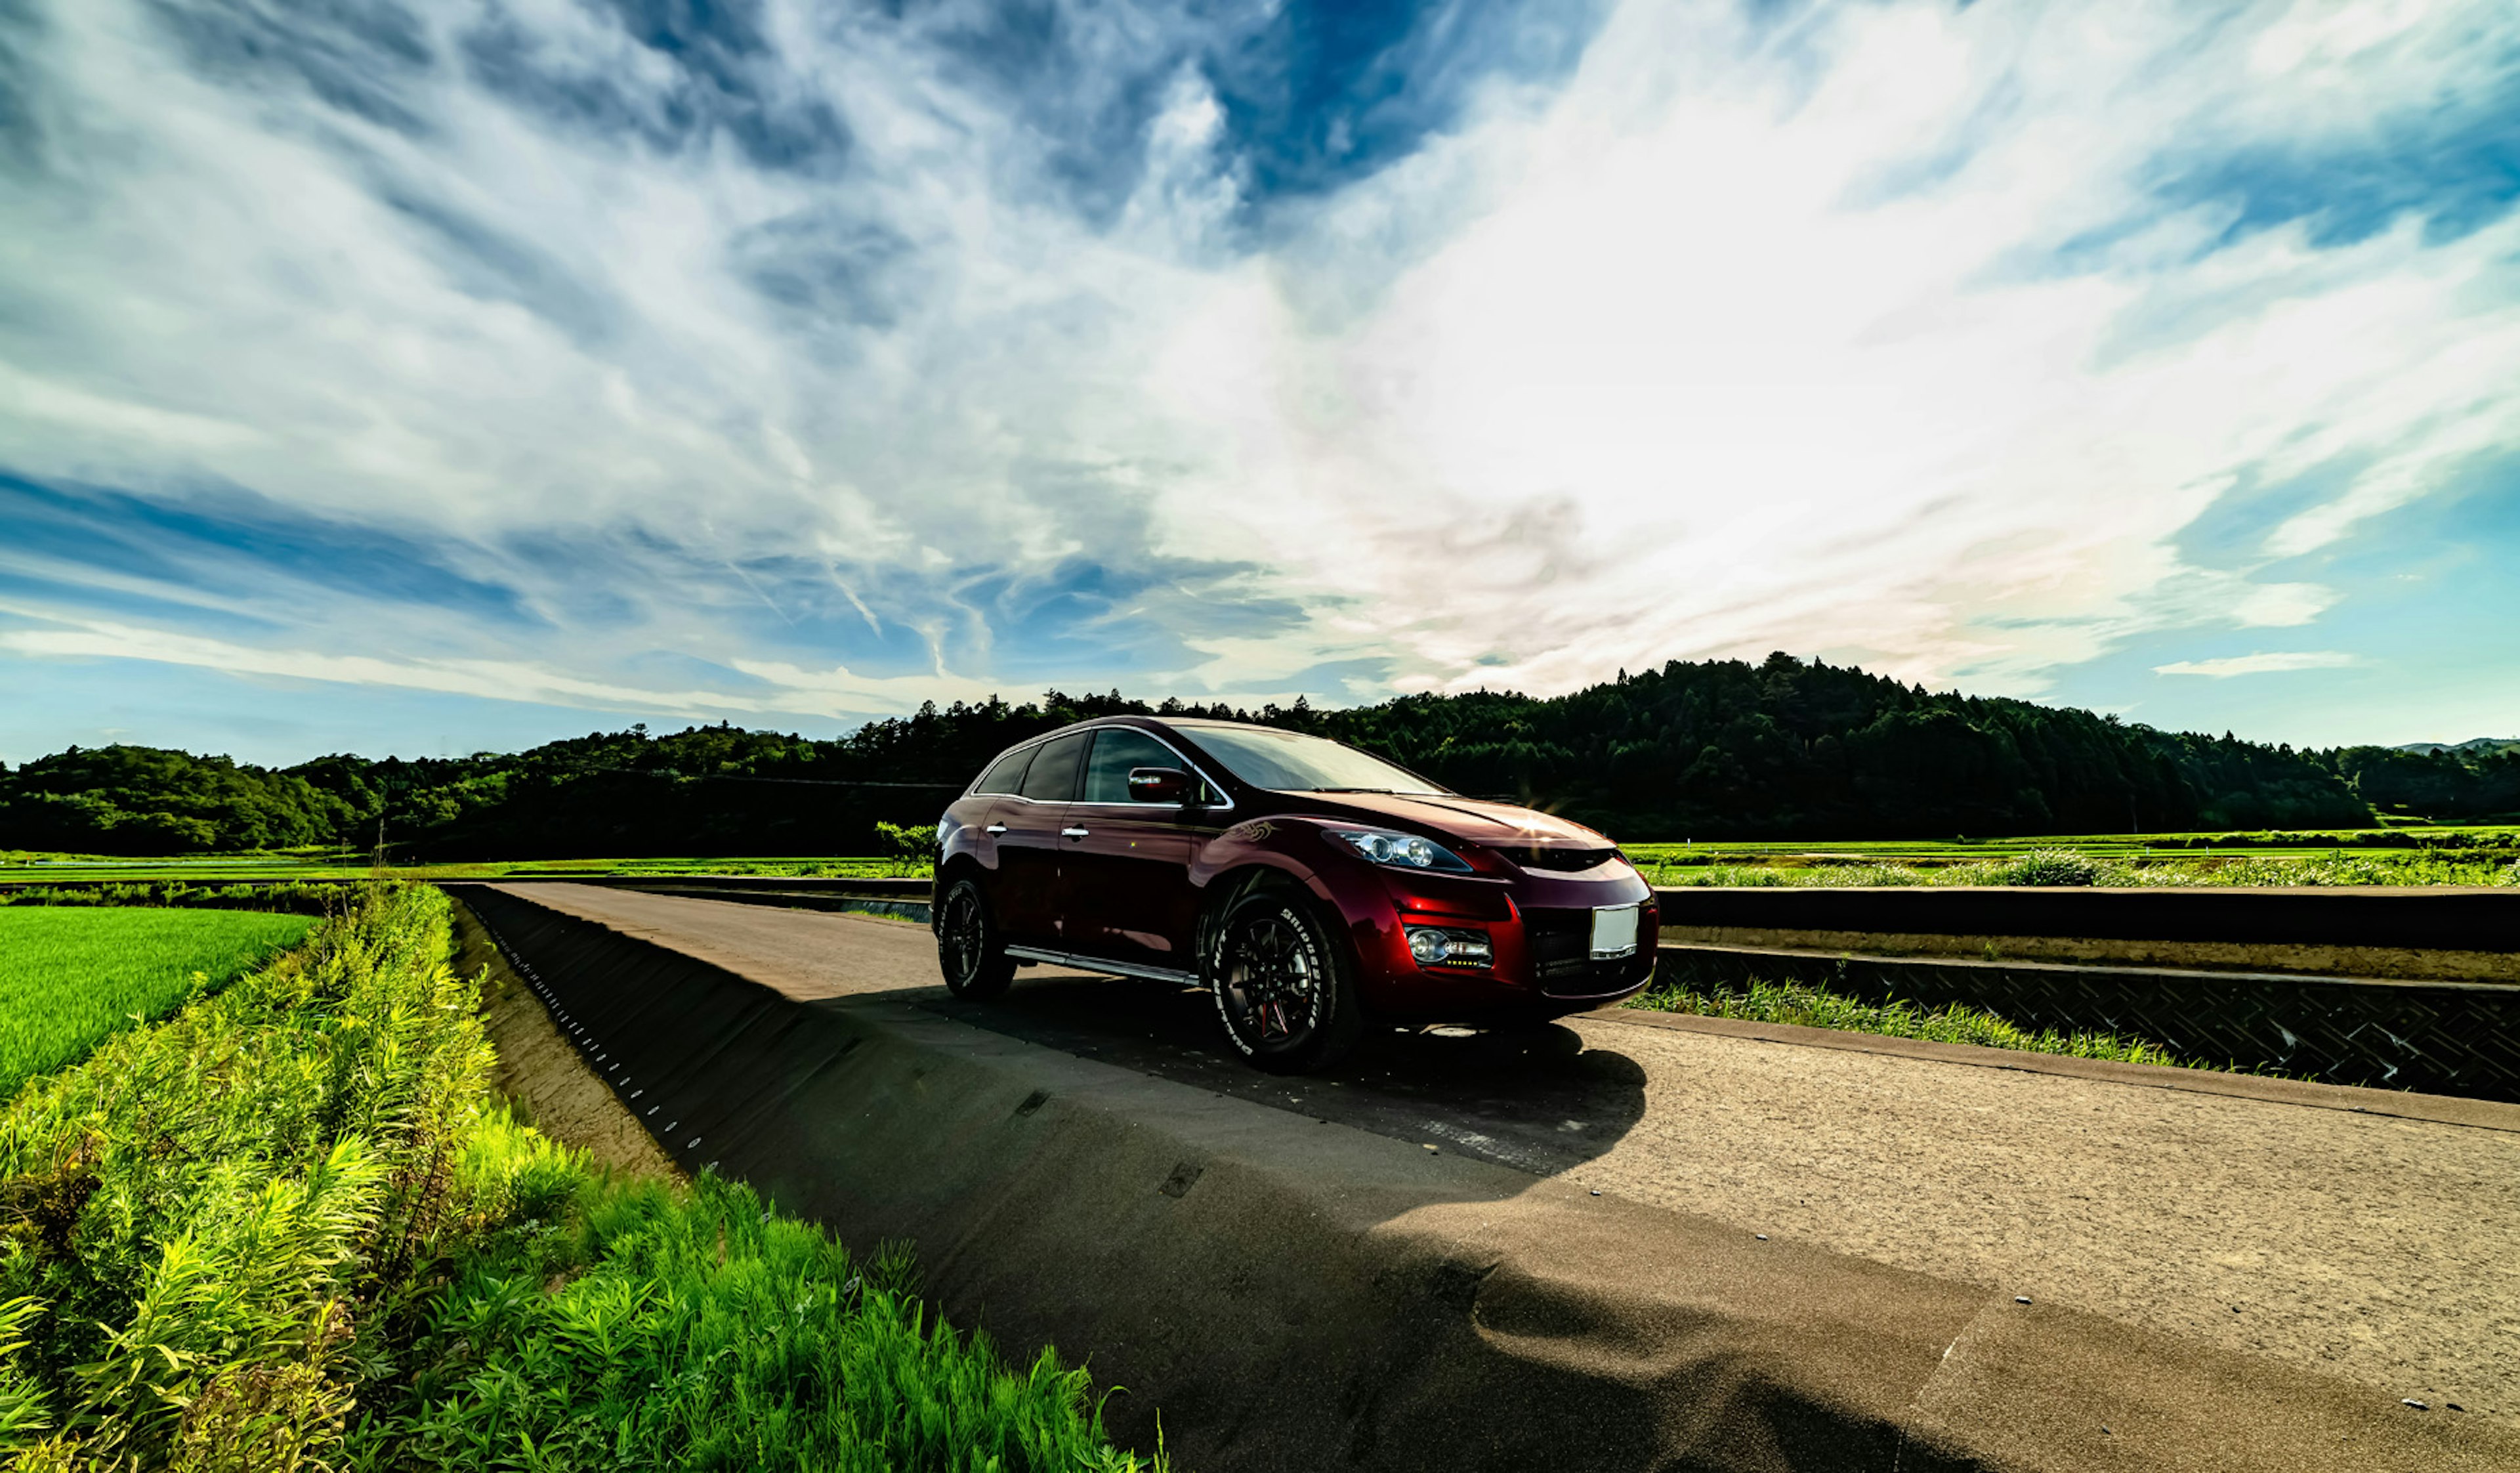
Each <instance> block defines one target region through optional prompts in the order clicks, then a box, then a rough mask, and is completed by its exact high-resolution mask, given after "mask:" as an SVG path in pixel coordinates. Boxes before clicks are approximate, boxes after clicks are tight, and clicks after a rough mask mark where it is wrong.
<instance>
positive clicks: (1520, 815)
mask: <svg viewBox="0 0 2520 1473" xmlns="http://www.w3.org/2000/svg"><path fill="white" fill-rule="evenodd" d="M1290 796H1303V797H1318V799H1319V800H1320V802H1321V806H1322V810H1323V811H1326V812H1328V811H1339V812H1343V813H1346V814H1350V815H1353V816H1355V817H1357V818H1360V819H1363V820H1365V821H1367V822H1374V821H1383V822H1398V823H1401V824H1406V825H1408V826H1410V827H1413V828H1420V829H1425V830H1428V831H1430V832H1431V833H1434V834H1439V835H1442V836H1444V837H1447V838H1452V839H1460V840H1464V841H1466V842H1468V843H1471V844H1484V845H1487V846H1489V847H1491V848H1508V849H1510V848H1514V847H1517V846H1527V847H1530V848H1535V849H1608V848H1609V847H1610V841H1609V840H1607V839H1605V838H1603V837H1602V836H1601V835H1600V834H1598V833H1597V832H1595V831H1594V830H1592V829H1588V828H1586V827H1584V825H1582V824H1580V823H1569V822H1567V821H1566V820H1565V819H1563V818H1554V817H1552V816H1551V815H1549V814H1547V813H1543V812H1541V811H1540V810H1539V809H1537V808H1526V807H1524V806H1521V805H1520V804H1512V803H1490V802H1487V801H1485V800H1483V799H1476V798H1456V797H1454V796H1452V795H1451V794H1444V795H1441V796H1427V797H1422V798H1419V797H1411V796H1408V795H1404V794H1398V793H1324V794H1319V795H1290Z"/></svg>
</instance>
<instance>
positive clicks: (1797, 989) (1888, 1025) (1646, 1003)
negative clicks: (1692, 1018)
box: [1627, 982, 2221, 1069]
mask: <svg viewBox="0 0 2520 1473" xmlns="http://www.w3.org/2000/svg"><path fill="white" fill-rule="evenodd" d="M1627 1005H1628V1006H1630V1007H1641V1008H1652V1009H1656V1010H1658V1011H1661V1012H1666V1013H1695V1014H1698V1015H1699V1016H1701V1017H1707V1018H1746V1019H1749V1020H1751V1021H1753V1022H1757V1023H1793V1024H1799V1025H1801V1026H1802V1027H1805V1028H1831V1029H1838V1030H1841V1031H1843V1032H1847V1033H1859V1034H1879V1035H1882V1036H1886V1037H1892V1038H1927V1039H1931V1040H1933V1041H1935V1042H1938V1043H1975V1044H1978V1045H1980V1046H1982V1047H1986V1048H2011V1049H2019V1050H2021V1051H2022V1052H2025V1053H2044V1054H2063V1055H2066V1056H2068V1057H2071V1058H2077V1059H2116V1060H2118V1061H2119V1062H2121V1063H2126V1064H2169V1065H2176V1066H2180V1067H2183V1068H2190V1069H2201V1068H2217V1067H2221V1066H2215V1065H2205V1064H2198V1063H2195V1062H2193V1061H2190V1060H2186V1059H2182V1058H2179V1057H2177V1056H2176V1055H2174V1054H2172V1053H2171V1052H2170V1051H2169V1050H2168V1049H2165V1048H2163V1047H2162V1046H2161V1045H2159V1044H2157V1043H2148V1042H2145V1041H2144V1040H2142V1039H2140V1038H2127V1037H2121V1036H2118V1035H2116V1034H2090V1033H2075V1034H2067V1033H2058V1032H2057V1031H2056V1030H2054V1029H2041V1030H2036V1031H2034V1030H2031V1029H2026V1028H2022V1027H2019V1026H2018V1025H2016V1024H2013V1023H2011V1022H2009V1021H2007V1020H2005V1019H2003V1018H2000V1017H1998V1016H1996V1015H1995V1014H1993V1013H1989V1012H1981V1011H1980V1010H1978V1009H1976V1008H1972V1007H1965V1006H1962V1005H1961V1004H1959V1003H1952V1004H1950V1005H1948V1006H1946V1007H1943V1008H1940V1009H1937V1010H1935V1011H1932V1012H1928V1011H1926V1010H1925V1009H1923V1008H1919V1007H1917V1006H1915V1005H1914V1004H1913V1003H1907V1002H1901V1001H1899V1000H1897V999H1896V998H1893V999H1892V1000H1890V1001H1888V1002H1886V1003H1869V1002H1863V1001H1859V1000H1858V999H1856V998H1852V997H1844V996H1840V995H1839V994H1837V993H1835V992H1830V991H1826V990H1822V989H1819V988H1812V987H1805V986H1803V985H1801V984H1798V983H1773V982H1754V983H1752V984H1750V988H1749V990H1748V991H1747V992H1700V991H1695V990H1690V989H1688V988H1683V987H1678V986H1672V985H1659V986H1656V987H1654V988H1652V989H1649V990H1646V991H1643V992H1640V993H1638V994H1637V996H1636V997H1635V998H1634V999H1633V1000H1631V1001H1630V1002H1629V1003H1628V1004H1627Z"/></svg>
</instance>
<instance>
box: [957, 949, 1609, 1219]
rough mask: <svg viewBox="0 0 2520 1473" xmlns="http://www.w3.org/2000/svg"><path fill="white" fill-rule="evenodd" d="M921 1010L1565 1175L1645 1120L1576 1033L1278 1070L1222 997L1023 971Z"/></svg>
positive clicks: (1381, 1041)
mask: <svg viewBox="0 0 2520 1473" xmlns="http://www.w3.org/2000/svg"><path fill="white" fill-rule="evenodd" d="M917 1001H918V1003H919V1005H920V1006H922V1007H925V1008H927V1009H929V1010H931V1011H933V1012H937V1013H941V1014H943V1015H944V1016H946V1017H949V1018H952V1019H955V1020H956V1021H958V1022H962V1023H967V1024H970V1025H972V1026H974V1027H977V1028H984V1029H987V1030H989V1031H990V1032H992V1033H998V1034H1003V1035H1006V1036H1010V1037H1015V1038H1021V1039H1023V1040H1024V1041H1026V1042H1030V1043H1039V1044H1042V1045H1044V1046H1046V1047H1050V1048H1056V1049H1058V1050H1060V1051H1062V1052H1065V1053H1071V1054H1075V1055H1077V1056H1078V1057H1080V1058H1087V1059H1094V1060H1098V1061H1100V1062H1102V1063H1106V1064H1112V1065H1116V1066H1118V1067H1120V1068H1124V1069H1132V1070H1135V1071H1137V1072H1139V1073H1141V1074H1148V1075H1152V1076H1154V1077H1156V1078H1158V1079H1165V1080H1171V1081H1173V1082H1177V1083H1183V1084H1189V1085H1193V1086H1194V1087H1197V1088H1200V1089H1206V1090H1210V1091H1213V1092H1215V1093H1217V1094H1222V1095H1228V1096H1231V1097H1233V1098H1235V1099H1242V1100H1249V1101H1252V1102H1254V1103H1256V1104H1263V1105H1270V1106H1274V1107H1276V1108H1278V1109H1281V1110H1288V1111H1292V1112H1294V1113H1296V1114H1299V1115H1307V1116H1311V1117H1314V1118H1315V1119H1319V1120H1326V1121H1331V1122H1335V1123H1337V1124H1339V1125H1344V1126H1353V1127H1356V1128H1360V1129H1365V1130H1372V1131H1373V1132H1374V1133H1376V1134H1380V1135H1388V1136H1392V1137H1395V1138H1398V1139H1402V1140H1409V1141H1414V1142H1417V1143H1418V1144H1419V1145H1425V1146H1433V1147H1435V1148H1436V1149H1437V1150H1439V1151H1449V1152H1455V1153H1459V1154H1462V1155H1466V1156H1472V1157H1476V1158H1478V1159H1480V1160H1484V1161H1493V1162H1496V1163H1498V1164H1500V1165H1503V1166H1509V1167H1513V1168H1516V1169H1517V1170H1520V1171H1525V1172H1529V1173H1531V1174H1534V1175H1542V1176H1547V1175H1554V1174H1558V1173H1561V1172H1564V1171H1566V1170H1568V1169H1570V1168H1572V1167H1575V1166H1579V1165H1581V1164H1582V1163H1584V1162H1587V1161H1590V1160H1592V1159H1593V1158H1595V1157H1597V1156H1599V1155H1601V1154H1602V1153H1603V1152H1605V1151H1607V1150H1609V1148H1610V1147H1611V1146H1613V1145H1615V1144H1616V1143H1617V1142H1618V1141H1619V1139H1620V1138H1621V1137H1623V1136H1625V1135H1626V1134H1627V1132H1628V1131H1629V1130H1630V1129H1631V1128H1634V1127H1635V1125H1636V1123H1637V1122H1638V1120H1639V1119H1641V1118H1642V1117H1643V1114H1644V1079H1645V1076H1644V1070H1643V1067H1642V1066H1640V1065H1639V1064H1638V1063H1637V1062H1636V1061H1635V1060H1633V1059H1631V1058H1629V1057H1628V1056H1627V1055H1625V1054H1622V1053H1619V1052H1617V1051H1616V1050H1614V1049H1606V1048H1600V1047H1589V1046H1587V1044H1586V1039H1585V1036H1583V1035H1582V1034H1580V1033H1578V1032H1576V1031H1575V1030H1574V1029H1571V1028H1568V1027H1565V1026H1564V1025H1562V1024H1561V1025H1552V1026H1550V1027H1547V1028H1543V1029H1538V1030H1534V1031H1527V1032H1518V1033H1487V1032H1481V1031H1474V1030H1470V1029H1435V1030H1407V1031H1403V1030H1396V1029H1394V1030H1384V1031H1380V1032H1378V1033H1376V1034H1375V1035H1374V1036H1373V1037H1372V1038H1371V1039H1370V1040H1369V1041H1368V1042H1367V1043H1366V1045H1365V1046H1363V1047H1361V1048H1359V1049H1358V1050H1357V1052H1356V1053H1355V1054H1354V1055H1352V1056H1351V1057H1350V1058H1349V1059H1348V1060H1347V1061H1346V1062H1344V1063H1343V1064H1341V1065H1339V1066H1338V1067H1337V1068H1334V1069H1332V1070H1329V1071H1328V1072H1326V1073H1323V1074H1319V1075H1308V1076H1297V1077H1287V1076H1282V1075H1273V1074H1265V1073H1263V1072H1261V1071H1260V1070H1257V1069H1254V1068H1252V1067H1251V1066H1250V1065H1249V1064H1247V1063H1245V1062H1243V1060H1242V1058H1241V1057H1240V1056H1239V1055H1238V1054H1237V1053H1235V1052H1234V1051H1233V1048H1232V1046H1231V1045H1230V1044H1228V1043H1227V1042H1226V1041H1225V1034H1224V1029H1223V1026H1222V1025H1221V1024H1220V1023H1219V1022H1218V1020H1217V1016H1216V1004H1215V1002H1214V999H1213V998H1212V996H1211V995H1210V994H1209V993H1208V992H1206V991H1204V990H1197V989H1193V988H1185V987H1181V986H1179V985H1177V984H1173V983H1165V982H1149V981H1141V980H1137V979H1132V978H1117V977H1080V976H1075V975H1072V974H1069V975H1054V976H1032V975H1026V974H1018V975H1017V978H1016V981H1015V985H1014V987H1013V988H1012V989H1011V990H1009V991H1008V992H1006V993H1005V994H1004V995H1003V996H1000V997H997V998H994V999H992V1000H989V1001H986V1002H977V1001H970V1000H967V999H962V998H957V997H953V996H950V995H948V994H947V993H946V992H945V991H944V990H942V989H938V990H936V991H935V992H933V993H932V994H930V993H925V992H922V995H921V996H920V997H919V998H918V999H917Z"/></svg>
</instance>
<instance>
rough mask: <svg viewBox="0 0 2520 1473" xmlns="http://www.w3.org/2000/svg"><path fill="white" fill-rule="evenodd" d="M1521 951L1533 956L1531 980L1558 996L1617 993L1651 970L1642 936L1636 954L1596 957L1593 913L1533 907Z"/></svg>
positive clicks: (1649, 946) (1648, 947)
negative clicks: (1598, 959)
mask: <svg viewBox="0 0 2520 1473" xmlns="http://www.w3.org/2000/svg"><path fill="white" fill-rule="evenodd" d="M1522 944H1523V949H1524V950H1525V951H1526V952H1528V953H1529V954H1530V956H1531V980H1532V981H1534V982H1536V983H1539V984H1540V990H1542V991H1544V992H1547V993H1549V994H1551V995H1552V996H1557V997H1590V996H1595V995H1598V994H1600V993H1603V992H1615V991H1617V990H1620V989H1621V988H1623V987H1626V986H1627V985H1628V984H1630V983H1632V982H1635V981H1637V980H1638V979H1639V978H1641V977H1643V976H1646V975H1649V974H1650V973H1651V972H1652V970H1653V956H1654V948H1653V944H1652V943H1651V941H1650V940H1649V939H1648V938H1645V937H1642V936H1641V937H1639V938H1638V946H1637V950H1636V954H1634V955H1632V956H1613V957H1610V958H1608V959H1607V960H1603V961H1595V960H1594V959H1593V912H1592V911H1590V910H1570V909H1559V908H1555V907H1547V906H1531V907H1528V908H1526V909H1525V910H1524V911H1523V912H1522Z"/></svg>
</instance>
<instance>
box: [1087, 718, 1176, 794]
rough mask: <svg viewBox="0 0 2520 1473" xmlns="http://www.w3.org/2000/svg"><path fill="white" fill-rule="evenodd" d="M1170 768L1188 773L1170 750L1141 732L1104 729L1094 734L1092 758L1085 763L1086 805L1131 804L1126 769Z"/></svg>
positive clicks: (1114, 728) (1127, 770) (1115, 728)
mask: <svg viewBox="0 0 2520 1473" xmlns="http://www.w3.org/2000/svg"><path fill="white" fill-rule="evenodd" d="M1132 767H1170V768H1173V769H1174V770H1175V771H1179V772H1187V771H1189V770H1190V769H1189V768H1188V767H1187V766H1185V765H1184V764H1183V762H1182V760H1181V759H1180V758H1179V757H1176V756H1174V754H1173V750H1172V749H1171V748H1169V747H1167V746H1165V745H1164V744H1163V743H1161V742H1158V741H1156V740H1155V739H1154V738H1153V737H1150V736H1148V735H1147V734H1146V733H1145V732H1143V731H1130V730H1127V729H1125V728H1117V727H1106V728H1105V729H1103V730H1102V731H1098V732H1096V733H1095V734H1094V756H1093V757H1092V758H1091V759H1089V760H1087V762H1086V763H1085V801H1086V802H1087V803H1130V802H1133V801H1134V800H1132V799H1131V798H1130V796H1129V769H1130V768H1132Z"/></svg>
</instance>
